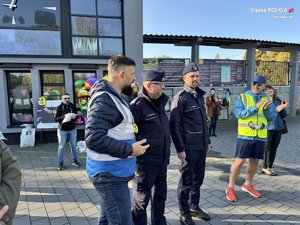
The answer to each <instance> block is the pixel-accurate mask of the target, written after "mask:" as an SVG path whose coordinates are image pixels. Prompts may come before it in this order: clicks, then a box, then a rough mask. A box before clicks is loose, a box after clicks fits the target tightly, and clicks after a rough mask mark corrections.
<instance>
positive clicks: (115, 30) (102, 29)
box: [98, 18, 122, 37]
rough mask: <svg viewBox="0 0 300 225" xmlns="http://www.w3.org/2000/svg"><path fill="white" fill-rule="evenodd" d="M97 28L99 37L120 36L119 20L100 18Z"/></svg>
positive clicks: (120, 26) (120, 25)
mask: <svg viewBox="0 0 300 225" xmlns="http://www.w3.org/2000/svg"><path fill="white" fill-rule="evenodd" d="M98 26H99V28H98V30H99V35H100V36H115V37H121V36H122V24H121V20H120V19H107V18H100V19H99V23H98Z"/></svg>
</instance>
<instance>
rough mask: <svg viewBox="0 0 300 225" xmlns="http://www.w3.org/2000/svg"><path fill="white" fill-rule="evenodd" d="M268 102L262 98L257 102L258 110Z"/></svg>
mask: <svg viewBox="0 0 300 225" xmlns="http://www.w3.org/2000/svg"><path fill="white" fill-rule="evenodd" d="M265 102H266V100H260V101H259V102H258V103H256V105H255V107H256V109H257V110H258V109H259V107H261V105H263V104H264V103H265Z"/></svg>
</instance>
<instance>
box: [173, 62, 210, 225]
mask: <svg viewBox="0 0 300 225" xmlns="http://www.w3.org/2000/svg"><path fill="white" fill-rule="evenodd" d="M191 71H198V67H197V65H196V64H195V63H192V64H189V65H187V66H186V67H185V68H184V70H183V75H185V74H186V73H188V72H191ZM204 94H205V92H204V91H203V90H201V89H200V88H198V87H197V88H196V89H192V88H190V87H188V86H187V85H184V87H183V89H182V90H181V91H179V92H178V93H177V94H176V95H175V96H174V98H173V101H172V105H171V115H170V131H171V136H172V139H173V142H174V145H175V148H176V150H177V153H179V152H183V151H185V153H186V161H185V162H184V163H181V165H180V166H179V170H180V172H181V177H180V181H179V184H178V188H177V196H178V201H179V209H180V214H181V216H182V217H184V218H191V211H190V210H194V211H198V210H200V208H199V201H200V187H201V185H202V183H203V179H204V173H205V161H206V154H207V148H208V145H209V144H210V138H209V133H208V127H207V118H206V113H205V108H204V104H205V103H204V97H203V96H204ZM206 219H207V218H206ZM207 220H208V219H207ZM184 224H185V223H184Z"/></svg>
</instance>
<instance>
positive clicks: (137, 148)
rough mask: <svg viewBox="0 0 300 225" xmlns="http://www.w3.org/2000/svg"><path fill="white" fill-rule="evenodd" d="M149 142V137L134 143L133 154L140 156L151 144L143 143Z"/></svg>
mask: <svg viewBox="0 0 300 225" xmlns="http://www.w3.org/2000/svg"><path fill="white" fill-rule="evenodd" d="M146 142H147V139H143V140H140V141H137V142H135V143H133V144H132V145H131V146H132V153H131V155H132V156H139V155H143V154H144V153H145V152H146V149H147V148H149V146H150V145H149V144H148V145H143V144H145V143H146Z"/></svg>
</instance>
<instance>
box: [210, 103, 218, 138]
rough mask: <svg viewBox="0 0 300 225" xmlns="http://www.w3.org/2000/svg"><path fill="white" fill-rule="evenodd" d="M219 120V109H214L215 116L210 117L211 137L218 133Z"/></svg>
mask: <svg viewBox="0 0 300 225" xmlns="http://www.w3.org/2000/svg"><path fill="white" fill-rule="evenodd" d="M218 118H219V114H218V109H217V108H214V109H213V115H212V117H210V125H209V134H210V135H211V134H212V133H213V134H214V133H216V128H217V121H218Z"/></svg>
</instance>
